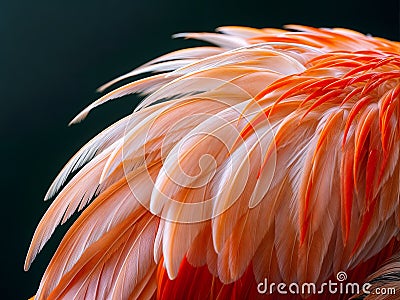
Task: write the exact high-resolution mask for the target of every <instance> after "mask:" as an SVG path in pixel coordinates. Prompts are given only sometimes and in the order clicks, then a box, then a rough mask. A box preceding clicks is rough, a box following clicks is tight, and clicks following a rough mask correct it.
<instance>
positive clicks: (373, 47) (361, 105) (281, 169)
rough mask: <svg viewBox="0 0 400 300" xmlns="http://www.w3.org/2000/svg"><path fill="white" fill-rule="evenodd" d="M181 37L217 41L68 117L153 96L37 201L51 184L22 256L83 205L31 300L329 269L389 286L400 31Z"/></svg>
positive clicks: (211, 292) (161, 292)
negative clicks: (386, 35) (385, 34)
mask: <svg viewBox="0 0 400 300" xmlns="http://www.w3.org/2000/svg"><path fill="white" fill-rule="evenodd" d="M177 37H185V38H195V39H200V40H203V41H207V42H210V43H212V44H214V45H215V46H212V47H211V46H204V47H195V48H189V49H184V50H179V51H175V52H172V53H169V54H166V55H164V56H161V57H160V58H157V59H155V60H153V61H150V62H149V63H147V64H145V65H143V66H141V67H139V68H137V69H135V70H134V71H132V72H130V73H128V74H126V75H123V76H121V77H120V78H117V79H116V80H114V81H112V82H111V83H110V84H106V85H104V86H103V87H101V88H100V90H101V91H103V90H104V89H106V88H108V87H109V86H110V85H112V84H114V83H116V82H118V81H119V80H122V79H125V78H129V77H133V76H136V75H139V74H143V73H148V72H155V73H157V74H156V75H151V76H150V75H149V76H148V77H145V78H144V79H139V80H136V81H133V82H132V83H129V84H126V85H124V86H122V87H120V88H117V89H115V90H114V91H111V92H109V93H107V94H106V95H105V96H103V97H101V98H100V99H99V100H97V101H95V102H94V103H93V104H91V105H90V106H89V107H88V108H86V109H85V110H84V111H83V112H81V113H80V114H79V115H78V116H77V117H76V118H75V119H74V120H73V121H72V122H73V123H76V122H79V121H81V120H82V119H83V118H84V117H85V116H86V115H87V114H88V113H89V111H90V110H91V109H93V108H95V107H96V106H98V105H101V104H102V103H105V102H107V101H110V100H112V99H115V98H118V97H121V96H124V95H127V94H131V93H142V94H145V95H147V96H146V98H144V100H143V102H142V103H141V104H140V105H139V106H138V107H137V108H136V110H135V111H134V112H133V113H132V114H131V115H129V116H127V117H125V118H123V119H122V120H120V121H119V122H117V123H115V124H114V125H112V126H111V127H109V128H107V129H106V130H104V131H103V132H101V133H100V134H99V135H98V136H96V137H95V138H93V139H92V140H91V141H90V142H89V143H87V144H86V145H85V146H83V147H82V149H81V150H80V151H79V152H78V153H77V154H76V155H75V156H74V157H73V158H72V159H71V160H70V161H69V162H68V163H67V165H66V166H65V167H64V168H63V170H62V171H61V173H60V174H59V175H58V176H57V178H56V179H55V181H54V182H53V184H52V185H51V187H50V189H49V192H48V194H47V195H46V199H49V198H51V197H53V196H54V195H55V194H56V193H57V192H58V191H59V190H61V191H60V192H59V193H58V195H57V197H56V198H55V200H54V201H53V203H52V204H51V206H50V207H49V209H48V211H47V212H46V214H45V215H44V216H43V218H42V220H41V222H40V223H39V225H38V227H37V229H36V232H35V234H34V237H33V240H32V243H31V246H30V249H29V252H28V255H27V259H26V265H25V268H26V269H28V268H29V266H30V264H31V262H32V261H33V259H34V258H35V256H36V255H37V253H38V252H39V251H40V250H41V249H42V247H43V246H44V244H45V243H46V241H47V240H48V239H49V238H50V236H51V234H52V233H53V231H54V230H55V228H56V227H57V225H58V224H60V223H63V222H65V221H66V220H67V219H68V218H69V217H70V216H71V215H72V214H73V213H74V212H75V211H77V210H83V212H82V213H81V215H80V216H79V218H78V219H77V221H76V222H75V223H74V224H73V225H72V226H71V228H70V229H69V231H68V232H67V234H66V236H65V237H64V239H63V240H62V242H61V244H60V246H59V248H58V249H57V251H56V253H55V254H54V256H53V258H52V260H51V262H50V264H49V266H48V268H47V270H46V272H45V274H44V275H43V278H42V281H41V284H40V287H39V290H38V291H37V294H36V299H60V298H65V299H106V298H107V299H128V298H129V299H136V298H138V299H147V298H159V299H180V298H188V299H193V298H198V299H205V298H212V299H214V298H219V299H229V298H235V297H236V298H237V299H243V298H246V297H247V298H251V299H252V298H253V297H256V296H257V297H268V295H260V294H258V293H257V287H256V286H257V283H258V282H261V281H263V280H264V278H267V279H268V280H269V281H272V282H277V283H279V282H286V283H291V282H297V283H304V282H315V283H317V284H321V283H323V282H325V281H327V280H328V279H332V278H335V276H336V274H337V273H338V272H339V271H345V272H347V274H348V275H349V281H350V280H352V281H353V282H360V283H361V282H364V281H366V280H371V282H373V283H374V284H375V285H376V286H380V285H385V284H388V285H392V286H395V287H396V288H397V290H399V287H400V284H399V271H398V270H399V266H398V264H399V255H398V254H396V253H398V251H399V242H398V238H399V229H400V205H399V195H400V184H399V179H400V178H399V177H400V164H399V146H400V122H399V121H400V119H399V118H400V97H399V95H400V44H399V43H397V42H391V41H388V40H385V39H380V38H375V37H371V36H366V35H363V34H360V33H358V32H354V31H351V30H347V29H339V28H335V29H316V28H312V27H305V26H295V25H290V26H287V30H278V29H270V28H268V29H254V28H245V27H221V28H219V29H218V33H184V34H179V35H177ZM77 170H78V171H77ZM74 171H77V172H76V174H75V175H74V176H73V178H72V179H71V180H70V181H69V182H68V183H67V184H66V185H65V186H64V183H65V181H66V179H67V178H68V176H69V175H70V174H71V173H72V172H74ZM92 199H93V200H92ZM392 256H393V257H392ZM390 257H392V261H391V262H390V263H389V264H388V265H384V261H385V260H386V259H389V258H390ZM380 267H382V269H379V268H380ZM374 272H376V273H375V275H371V274H372V273H374ZM390 274H391V275H392V277H390ZM393 274H397V275H396V276H397V277H396V276H394V275H393ZM370 275H371V276H372V277H369V278H368V276H370ZM388 276H389V277H388ZM374 278H375V279H374ZM382 278H383V279H384V280H386V281H382V280H380V279H382ZM388 278H389V279H391V280H390V282H389V283H388V281H387V279H388ZM303 296H304V295H303ZM329 296H331V297H332V299H339V298H348V297H350V296H351V295H329V294H326V295H325V298H326V299H328V297H329ZM277 297H278V295H272V299H277ZM293 297H294V296H293ZM293 297H292V298H293ZM296 297H297V298H299V299H301V297H302V296H296ZM373 297H374V296H373V295H369V296H368V297H367V299H370V298H371V299H373ZM293 299H294V298H293ZM379 299H382V298H379ZM393 299H395V298H393Z"/></svg>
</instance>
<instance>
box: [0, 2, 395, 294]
mask: <svg viewBox="0 0 400 300" xmlns="http://www.w3.org/2000/svg"><path fill="white" fill-rule="evenodd" d="M398 16H399V7H398V2H397V1H392V2H390V3H388V2H386V3H385V2H382V1H379V2H378V1H370V2H368V1H358V2H356V1H350V0H348V1H342V0H341V1H330V2H328V1H308V2H302V1H274V2H272V1H268V0H264V1H262V2H254V1H251V0H243V1H233V0H231V1H215V2H212V1H178V0H172V1H161V0H145V1H138V0H131V1H83V0H82V1H63V2H62V1H50V0H47V1H27V0H25V1H1V2H0V37H1V40H0V62H1V65H0V70H1V75H0V87H1V93H0V97H1V98H0V101H1V108H0V111H1V119H0V122H1V124H0V125H1V126H0V128H1V156H0V157H1V172H0V174H1V180H0V182H1V214H2V218H1V219H2V227H1V228H2V233H3V236H2V245H1V249H2V256H1V259H2V264H1V268H0V269H1V274H2V279H1V280H0V282H1V291H0V298H1V299H26V298H27V297H29V296H32V295H33V294H34V292H35V290H36V288H37V286H38V284H39V280H40V277H41V274H42V273H43V271H44V268H45V265H46V264H47V263H48V261H49V259H50V257H51V254H52V253H53V251H54V250H55V246H56V244H57V243H58V242H59V240H60V238H61V235H62V233H63V232H64V231H65V228H66V226H63V227H62V228H61V229H59V230H58V231H57V232H56V235H55V237H54V238H52V240H51V241H50V244H49V245H48V246H46V247H45V249H44V251H43V252H42V253H41V254H40V255H39V257H38V259H37V260H36V261H35V262H34V263H33V265H32V267H31V269H30V271H29V272H28V273H26V272H24V271H23V262H24V259H25V254H26V251H27V249H28V246H29V243H30V239H31V237H32V234H33V232H34V229H35V227H36V225H37V223H38V222H39V220H40V217H41V216H42V214H43V213H44V211H45V210H46V208H47V207H48V205H49V202H43V201H42V198H43V196H44V194H45V192H46V190H47V188H48V186H49V185H50V183H51V181H52V180H53V178H54V177H55V175H56V174H57V172H58V171H59V170H60V169H61V167H62V166H63V165H64V163H65V162H66V161H67V160H68V158H69V157H71V156H72V155H73V154H74V153H75V152H76V151H77V150H78V149H79V147H80V146H81V145H82V144H83V143H84V142H85V141H87V140H88V139H89V138H91V137H92V136H93V135H94V134H95V133H96V132H98V131H99V130H101V129H102V128H105V127H106V125H108V124H110V123H111V122H113V121H115V120H117V119H118V118H119V117H121V116H122V115H124V114H128V113H129V112H130V111H131V110H132V108H133V107H134V104H135V103H136V100H137V99H136V98H135V97H134V96H131V97H127V98H126V99H124V100H119V101H115V102H113V103H110V104H107V105H105V106H103V107H101V108H99V109H96V110H95V111H94V112H93V113H92V114H91V115H89V117H88V119H87V120H86V121H85V122H84V123H83V124H79V125H77V126H72V127H69V128H68V127H67V124H68V122H69V121H70V120H71V118H72V117H73V116H74V115H75V114H76V113H78V112H79V111H80V110H81V109H82V108H84V107H85V106H86V105H87V104H89V103H90V102H91V101H93V100H95V99H96V98H97V97H98V95H97V94H96V93H95V89H96V88H97V87H98V86H100V85H101V84H103V83H104V82H106V81H108V80H110V79H112V78H114V77H116V76H118V75H120V74H122V73H125V72H128V71H130V70H131V69H132V68H133V67H135V66H138V65H140V64H142V63H144V62H146V61H147V60H149V59H151V58H154V57H156V56H159V55H161V54H163V53H166V52H169V51H171V50H174V49H178V48H181V47H187V46H192V45H195V44H197V43H195V42H190V41H182V40H171V39H170V36H171V35H172V34H173V33H177V32H182V31H183V32H184V31H212V30H213V29H214V28H215V27H218V26H221V25H248V26H255V27H266V26H269V27H280V26H282V25H283V24H285V23H299V24H306V25H313V26H325V27H331V26H341V27H349V28H353V29H356V30H359V31H362V32H364V33H370V34H372V35H377V36H383V37H386V38H390V39H396V40H398V39H399V21H398Z"/></svg>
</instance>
